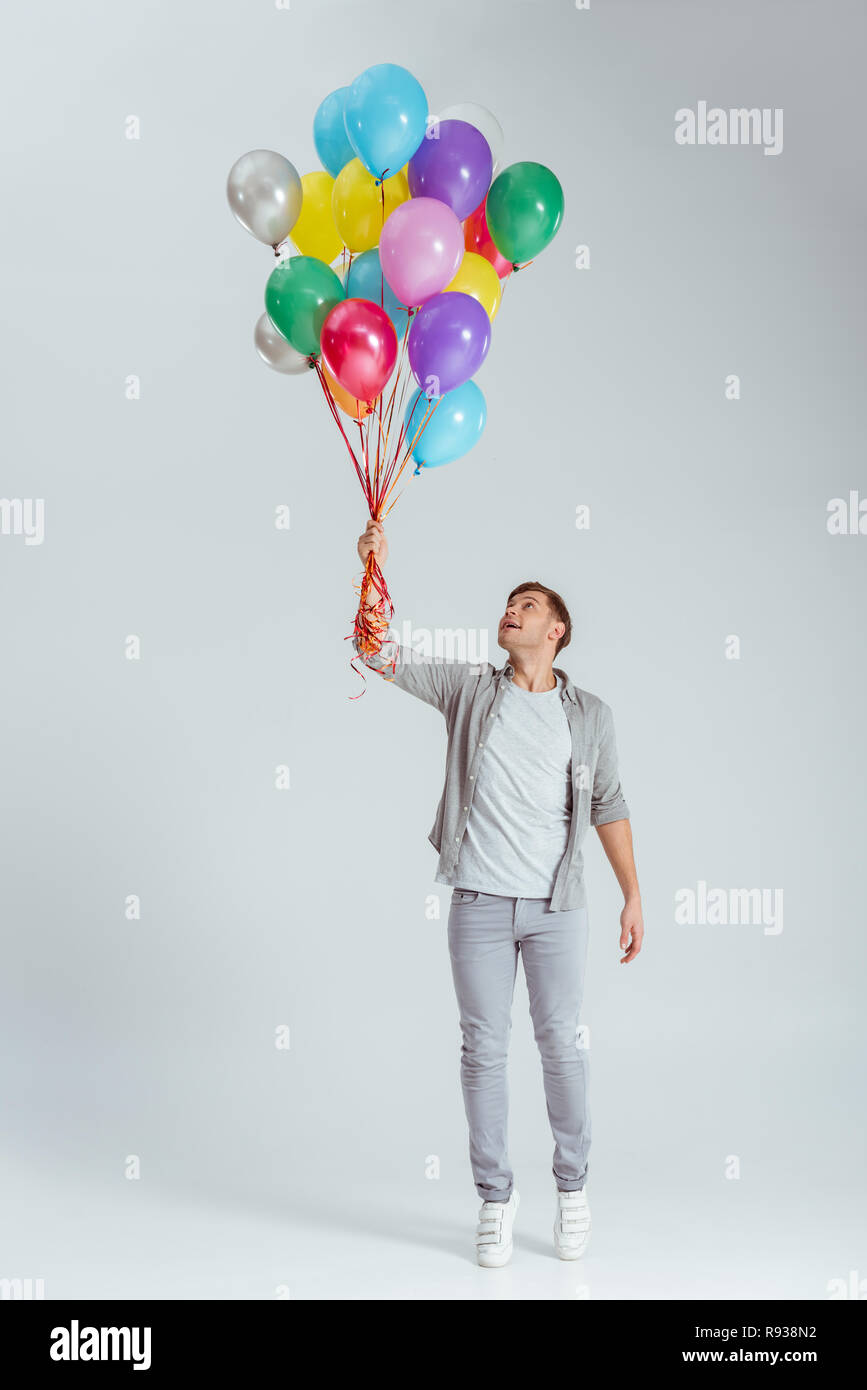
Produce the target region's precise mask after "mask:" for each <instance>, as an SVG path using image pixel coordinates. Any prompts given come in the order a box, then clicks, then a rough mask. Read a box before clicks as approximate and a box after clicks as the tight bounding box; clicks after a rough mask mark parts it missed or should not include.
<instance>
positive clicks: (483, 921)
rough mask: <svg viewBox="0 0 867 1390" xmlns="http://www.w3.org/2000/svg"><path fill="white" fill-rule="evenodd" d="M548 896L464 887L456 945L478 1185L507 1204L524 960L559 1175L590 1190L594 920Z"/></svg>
mask: <svg viewBox="0 0 867 1390" xmlns="http://www.w3.org/2000/svg"><path fill="white" fill-rule="evenodd" d="M549 903H550V899H548V898H507V897H500V896H499V895H496V894H493V893H474V892H468V891H466V890H464V889H461V888H456V889H455V890H454V892H453V893H452V901H451V908H450V911H449V923H448V941H449V955H450V957H451V963H452V977H453V979H454V982H455V993H456V994H457V999H458V1010H459V1013H460V1024H461V1038H462V1043H461V1085H462V1087H463V1093H464V1109H465V1110H466V1115H467V1123H468V1124H469V1129H470V1165H471V1168H472V1173H473V1179H474V1181H475V1184H476V1191H477V1192H478V1194H479V1196H480V1197H482V1198H483V1199H486V1200H488V1201H508V1199H509V1197H510V1196H511V1193H512V1184H513V1175H512V1170H511V1168H510V1166H509V1156H508V1142H507V1121H508V1082H507V1077H506V1058H507V1053H508V1048H509V1034H510V1032H511V1028H512V999H513V997H514V990H515V977H516V974H517V968H518V956H519V955H520V956H521V957H522V959H523V962H524V975H525V977H526V980H527V992H528V994H529V997H530V1017H531V1018H532V1020H533V1029H534V1032H535V1037H536V1042H537V1044H538V1047H539V1052H540V1053H541V1057H542V1076H543V1079H544V1083H545V1099H546V1101H547V1105H548V1119H549V1120H550V1122H551V1132H552V1134H553V1136H554V1164H553V1169H552V1171H553V1173H554V1177H555V1179H556V1182H557V1186H558V1187H559V1188H560V1189H561V1190H563V1191H568V1192H577V1191H580V1190H581V1188H583V1186H584V1183H585V1181H586V1178H587V1166H588V1165H587V1155H588V1151H589V1149H590V1108H589V1105H588V1100H587V1082H588V1067H587V1052H586V1049H584V1048H583V1047H579V1046H578V1036H577V1034H578V1015H579V1012H580V1009H581V996H582V993H583V988H584V965H585V962H586V959H587V941H588V930H589V928H588V919H587V909H586V908H584V907H576V908H570V909H568V910H566V911H562V912H551V910H550V907H549Z"/></svg>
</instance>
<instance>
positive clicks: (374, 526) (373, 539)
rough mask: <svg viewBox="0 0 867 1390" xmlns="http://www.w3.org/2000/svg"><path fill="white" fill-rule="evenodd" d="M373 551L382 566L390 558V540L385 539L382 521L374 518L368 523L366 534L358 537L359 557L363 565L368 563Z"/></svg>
mask: <svg viewBox="0 0 867 1390" xmlns="http://www.w3.org/2000/svg"><path fill="white" fill-rule="evenodd" d="M371 551H373V553H374V555H375V556H376V559H377V563H378V564H379V565H380V567H382V566H383V565H384V564H385V563H386V561H387V560H388V541H387V540H386V539H385V531H384V530H383V526H382V522H381V521H374V520H373V519H372V518H371V520H370V521H368V523H367V530H366V531H365V532H364V535H363V536H359V537H358V558H359V560H360V561H361V563H362V564H363V565H366V564H367V557H368V555H369V554H370V552H371Z"/></svg>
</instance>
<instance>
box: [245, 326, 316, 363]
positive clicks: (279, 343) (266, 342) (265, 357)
mask: <svg viewBox="0 0 867 1390" xmlns="http://www.w3.org/2000/svg"><path fill="white" fill-rule="evenodd" d="M253 341H254V343H255V344H256V351H257V352H258V354H259V356H260V357H261V359H262V361H263V362H267V364H268V366H269V367H272V368H273V369H274V371H275V372H283V374H284V376H300V375H301V373H302V372H309V371H310V370H311V367H310V358H309V357H305V356H304V353H303V352H298V350H297V348H294V347H293V346H292V344H291V343H287V341H286V339H285V338H284V337H283V334H282V333H278V332H277V329H276V328H275V327H274V325H273V323H272V322H271V320H270V319H269V317H268V315H267V314H263V315H262V317H261V318H260V320H259V322H258V323H257V324H256V331H255V333H254V334H253Z"/></svg>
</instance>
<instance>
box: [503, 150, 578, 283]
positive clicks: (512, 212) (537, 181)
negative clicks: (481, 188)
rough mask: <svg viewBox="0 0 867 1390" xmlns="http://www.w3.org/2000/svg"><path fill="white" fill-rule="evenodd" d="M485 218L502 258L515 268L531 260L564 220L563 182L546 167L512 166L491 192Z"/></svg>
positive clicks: (506, 170)
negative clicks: (561, 184) (561, 183)
mask: <svg viewBox="0 0 867 1390" xmlns="http://www.w3.org/2000/svg"><path fill="white" fill-rule="evenodd" d="M485 217H486V218H487V221H488V231H489V232H490V234H491V237H492V238H493V242H494V245H495V246H496V248H497V250H498V251H499V253H500V255H501V256H505V258H506V260H507V261H511V262H512V264H513V265H517V264H518V262H520V261H531V260H532V259H533V257H534V256H538V254H539V252H540V251H544V249H545V247H546V246H547V245H548V242H549V241H551V240H552V239H553V238H554V236H556V234H557V232H558V230H559V227H560V223H561V222H562V221H563V189H562V188H561V187H560V180H559V179H558V178H557V176H556V174H552V173H551V170H550V169H546V168H545V165H544V164H533V163H531V162H530V161H529V160H525V161H524V162H523V163H522V164H510V165H509V167H508V168H507V169H504V170H503V172H502V173H501V174H498V175H497V177H496V178H495V179H494V182H493V183H492V184H491V187H490V189H489V190H488V200H487V202H486V204H485Z"/></svg>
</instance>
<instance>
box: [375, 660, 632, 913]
mask: <svg viewBox="0 0 867 1390" xmlns="http://www.w3.org/2000/svg"><path fill="white" fill-rule="evenodd" d="M366 664H367V665H368V667H370V668H371V669H373V670H380V671H381V672H382V675H383V679H385V680H388V681H390V682H391V683H393V684H394V685H396V686H398V687H399V688H400V689H401V690H406V691H407V692H408V693H409V694H410V695H415V696H417V698H418V699H419V700H424V701H426V703H427V704H429V705H433V706H434V707H435V708H436V709H438V710H439V711H440V713H441V714H442V715H443V716H444V718H445V721H446V729H447V731H448V749H447V752H446V778H445V786H444V787H443V792H442V796H441V797H440V803H439V806H438V807H437V813H436V819H435V820H434V823H433V826H432V827H431V830H430V833H429V835H428V839H429V840H430V842H431V844H432V845H433V847H434V849H435V850H436V851H437V852H438V854H439V865H438V870H437V874H438V877H439V879H440V880H441V881H442V882H446V883H451V884H453V885H454V884H456V880H455V877H454V875H455V869H456V867H457V862H458V854H459V853H460V848H461V841H462V840H463V837H464V832H465V830H466V828H467V821H468V820H469V816H470V811H471V809H472V805H473V794H474V791H475V785H476V778H477V777H478V774H479V767H480V766H481V762H482V758H483V757H484V756H485V731H486V729H487V727H488V723H489V721H490V720H492V719H494V718H495V717H496V714H497V710H498V709H499V706H500V702H501V701H502V699H503V695H504V694H505V689H506V687H505V682H506V681H510V680H512V678H513V676H514V674H515V673H514V669H513V667H512V665H511V663H510V662H507V663H506V664H505V666H502V667H500V668H499V669H495V667H493V666H492V665H491V663H490V662H484V663H483V664H475V663H471V662H466V661H452V660H449V659H448V658H444V657H433V658H432V657H423V656H421V655H420V654H419V653H418V652H415V651H413V649H412V648H411V647H406V646H402V645H400V644H399V643H397V642H396V641H393V640H389V641H388V642H386V643H384V644H383V649H382V653H381V655H380V656H379V657H375V658H371V659H370V660H369V661H368V662H367V663H366ZM554 670H555V672H556V674H557V675H558V676H562V677H563V680H564V682H565V685H564V690H563V706H564V709H565V711H566V717H567V719H568V720H569V727H570V729H571V733H572V822H571V826H570V829H569V839H568V842H567V845H566V852H565V854H564V855H563V859H562V860H561V863H560V868H559V869H558V871H557V877H556V879H555V881H554V891H553V894H552V896H551V902H550V908H551V911H552V912H563V911H566V910H568V909H569V908H573V907H583V906H584V905H585V903H586V897H585V892H584V877H583V873H584V856H583V854H582V852H581V845H582V843H583V840H584V837H585V835H586V834H587V829H588V826H591V825H607V824H608V822H609V821H615V820H628V819H629V807H628V806H627V804H626V802H625V801H624V799H623V793H622V792H621V790H620V778H619V776H618V771H617V747H616V744H615V739H614V721H613V719H612V715H611V710H610V708H609V707H608V705H606V704H605V703H604V701H602V700H600V699H599V697H598V696H597V695H591V694H590V693H589V692H588V691H586V690H579V689H578V687H577V686H575V685H573V683H572V681H571V680H570V679H569V677H568V676H567V675H566V673H565V671H561V670H559V668H558V667H556V666H555V667H554ZM391 672H393V674H390V673H391Z"/></svg>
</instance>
